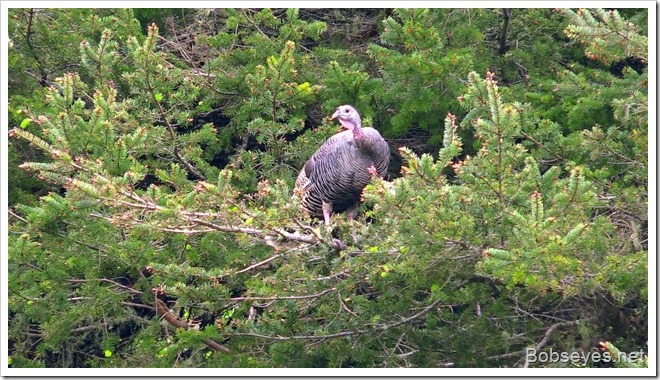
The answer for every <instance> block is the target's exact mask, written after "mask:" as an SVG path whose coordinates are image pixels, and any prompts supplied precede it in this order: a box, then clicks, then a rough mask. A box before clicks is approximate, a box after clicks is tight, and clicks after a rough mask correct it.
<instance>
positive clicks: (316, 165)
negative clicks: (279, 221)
mask: <svg viewBox="0 0 660 380" xmlns="http://www.w3.org/2000/svg"><path fill="white" fill-rule="evenodd" d="M331 118H332V119H339V122H340V123H341V125H342V126H343V127H344V128H346V129H347V130H346V131H343V132H340V133H338V134H336V135H334V136H332V137H330V138H329V139H328V140H327V141H326V142H325V143H323V145H321V147H320V148H319V149H318V150H317V151H316V153H314V154H313V155H312V157H311V158H310V159H309V160H308V161H307V163H306V164H305V166H303V168H302V169H301V170H300V173H299V174H298V178H297V179H296V185H295V191H294V193H295V194H299V195H300V196H301V203H302V206H303V208H304V209H305V210H307V212H309V213H310V214H311V215H313V216H321V215H323V219H324V221H325V223H326V224H329V223H330V214H331V213H338V212H342V211H346V214H347V217H348V220H353V219H354V218H355V216H356V215H357V208H358V204H359V201H360V196H361V194H362V190H363V189H364V187H365V186H366V185H367V184H368V183H369V182H370V181H371V177H372V175H377V176H384V175H385V173H386V172H387V166H388V164H389V162H390V148H389V146H388V145H387V143H386V142H385V140H383V138H382V137H381V135H380V133H378V131H377V130H375V129H373V128H370V127H366V128H362V121H361V119H360V115H359V114H358V112H357V111H356V110H355V108H353V107H352V106H350V105H343V106H340V107H338V108H337V110H336V111H335V113H334V114H333V115H332V117H331Z"/></svg>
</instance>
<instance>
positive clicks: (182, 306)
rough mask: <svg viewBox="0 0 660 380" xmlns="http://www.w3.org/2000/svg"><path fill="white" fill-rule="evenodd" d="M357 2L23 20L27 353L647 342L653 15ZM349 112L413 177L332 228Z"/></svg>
mask: <svg viewBox="0 0 660 380" xmlns="http://www.w3.org/2000/svg"><path fill="white" fill-rule="evenodd" d="M179 11H180V13H179ZM361 12H362V10H346V11H342V12H339V11H335V10H319V9H307V10H296V9H273V10H271V9H261V10H253V9H220V10H191V9H187V10H174V11H173V10H167V12H166V11H162V13H158V12H156V13H150V12H147V11H146V10H137V9H136V10H104V13H103V14H102V15H101V16H98V15H96V14H95V12H93V10H87V9H68V10H55V9H48V10H46V9H43V10H35V9H32V10H26V9H13V10H11V11H10V15H9V16H10V35H11V42H12V46H11V48H10V57H9V64H10V67H9V70H10V78H11V77H12V76H13V73H15V74H16V75H20V76H22V77H23V78H24V79H25V81H24V83H21V84H18V83H15V82H12V83H10V84H9V95H10V104H9V122H10V136H11V137H12V138H11V139H10V150H11V151H10V168H11V170H10V177H11V178H10V183H9V191H10V205H9V210H8V212H9V235H8V241H9V258H8V265H9V278H8V285H9V304H8V308H9V318H10V320H9V331H8V339H9V347H10V352H9V355H10V360H11V365H12V366H13V367H142V366H148V367H167V368H169V367H282V366H293V367H495V366H511V367H529V366H532V367H534V366H545V365H552V366H576V365H582V364H576V363H570V362H569V363H566V362H563V363H561V362H560V363H555V364H547V363H545V364H544V363H529V362H527V358H526V356H525V349H527V348H534V349H536V350H537V351H541V350H547V349H553V350H555V351H568V352H571V351H580V352H590V351H591V350H594V349H603V350H607V351H608V352H619V351H624V352H632V351H639V350H642V351H644V352H646V351H647V350H648V347H647V335H648V320H647V318H648V317H647V315H648V313H647V308H648V302H647V301H648V293H647V292H648V290H647V281H648V276H647V273H648V264H647V263H648V245H647V239H648V215H647V207H648V174H647V172H648V159H647V154H648V121H647V119H648V111H647V109H648V98H647V92H646V87H647V68H646V66H645V63H646V62H647V61H648V59H649V57H648V53H647V50H648V46H647V45H648V39H647V37H646V31H645V24H644V22H645V20H646V14H647V13H646V10H644V9H642V10H636V11H635V12H632V11H631V12H628V13H626V17H623V16H622V15H621V14H619V13H618V12H617V11H604V10H600V9H594V10H538V9H535V10H528V11H525V10H514V11H511V10H509V11H506V12H503V11H502V10H485V9H481V10H479V9H477V10H475V9H469V10H455V9H454V10H452V9H396V10H382V11H381V12H378V13H366V12H362V13H361ZM171 14H173V15H174V16H172V15H171ZM505 17H506V20H504V18H505ZM364 18H366V19H364ZM356 19H360V20H361V24H360V25H367V24H368V25H371V26H373V28H371V29H362V28H356V27H355V25H356V24H355V23H354V22H352V21H351V20H356ZM191 20H194V22H191ZM321 20H323V21H321ZM152 21H155V22H153V23H152ZM156 22H157V23H158V24H157V23H156ZM504 22H506V25H507V27H506V28H504V27H503V23H504ZM49 23H52V24H49ZM140 23H142V25H145V26H146V27H145V28H142V29H143V30H144V33H143V32H142V31H141V28H140V27H139V26H138V25H140ZM47 25H50V27H51V28H45V26H47ZM119 25H124V26H123V27H119ZM548 30H554V34H552V35H550V34H548V33H544V32H545V31H548ZM498 33H499V34H498ZM535 33H542V34H538V35H536V34H535ZM342 35H344V36H345V37H344V38H343V39H341V40H339V39H338V38H337V36H342ZM58 36H63V38H62V39H58V38H56V37H58ZM530 36H531V37H530ZM536 37H538V39H539V40H543V41H545V42H544V43H543V44H536V43H535V41H534V38H536ZM76 39H77V41H76V45H77V46H75V47H74V46H73V44H72V40H76ZM37 40H38V41H40V43H45V42H44V41H48V42H47V43H50V44H52V45H53V50H54V49H60V50H61V51H62V54H61V55H60V56H55V55H52V54H47V53H46V52H45V51H43V50H40V48H39V47H38V45H37V44H35V41H37ZM503 42H504V43H506V44H505V45H502V43H503ZM567 45H568V46H569V48H566V46H567ZM501 46H506V49H500V47H501ZM536 49H539V50H538V51H541V49H542V51H543V52H544V54H546V55H547V56H548V57H553V58H557V59H553V60H549V61H547V62H544V63H543V64H544V65H545V66H543V67H541V66H539V65H540V63H539V61H538V54H536V53H535V52H537V50H536ZM63 62H64V63H65V64H64V65H63ZM629 62H635V63H636V65H637V66H635V67H632V66H630V65H628V63H629ZM30 64H34V65H36V66H34V67H38V68H39V70H38V71H37V72H34V71H31V70H30V69H27V68H26V67H30ZM617 64H618V66H616V65H617ZM622 65H623V68H621V67H622ZM614 66H616V67H617V69H616V70H619V69H620V72H615V71H616V70H615V68H614ZM511 67H515V68H516V69H511ZM498 68H501V70H500V71H498ZM26 73H27V74H26ZM26 75H27V76H26ZM30 78H32V79H30ZM346 103H350V104H353V105H354V106H356V108H358V109H359V111H360V113H361V114H362V115H363V120H364V122H363V123H364V124H365V125H367V124H370V125H373V126H375V127H376V128H378V129H379V130H381V131H382V132H383V135H384V137H385V138H386V139H387V140H388V142H389V143H390V145H391V147H392V150H393V151H394V157H393V160H396V161H397V162H400V168H399V166H397V165H392V167H393V168H394V169H392V170H391V171H390V173H389V175H388V176H386V177H385V178H374V179H373V181H372V182H371V184H369V185H368V186H367V188H366V189H365V191H364V193H363V200H364V205H363V206H362V208H361V216H360V217H359V218H358V219H357V220H355V221H347V220H345V219H344V218H342V217H337V218H334V219H333V223H332V225H330V226H325V225H323V223H319V222H318V221H317V220H313V219H310V217H309V216H308V215H306V214H304V213H303V212H302V211H301V208H300V204H299V203H298V200H297V198H296V197H292V189H293V183H294V180H295V175H296V173H297V172H298V170H299V168H300V167H301V166H302V164H303V163H304V162H305V161H306V160H307V158H308V157H309V155H311V154H312V153H313V152H314V151H315V150H316V148H317V147H318V146H319V145H320V144H321V143H322V142H323V141H324V140H325V139H326V138H327V137H328V136H331V135H332V134H333V133H335V131H336V125H333V124H332V123H331V122H330V120H328V118H327V115H328V114H329V113H330V112H331V110H333V109H334V108H335V107H336V106H338V105H340V104H346ZM601 342H602V343H601ZM646 363H647V362H646V361H645V360H642V361H640V362H638V363H632V362H630V359H629V358H625V360H624V361H622V362H618V363H588V366H614V365H615V364H616V365H617V366H644V365H646Z"/></svg>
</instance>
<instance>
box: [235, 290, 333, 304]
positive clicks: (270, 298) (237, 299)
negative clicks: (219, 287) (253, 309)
mask: <svg viewBox="0 0 660 380" xmlns="http://www.w3.org/2000/svg"><path fill="white" fill-rule="evenodd" d="M335 290H337V289H336V288H330V289H326V290H324V291H322V292H320V293H316V294H307V295H303V296H272V297H234V298H230V299H229V300H230V301H279V300H304V299H310V298H319V297H321V296H323V295H326V294H328V293H330V292H332V291H335Z"/></svg>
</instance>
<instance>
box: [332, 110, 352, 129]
mask: <svg viewBox="0 0 660 380" xmlns="http://www.w3.org/2000/svg"><path fill="white" fill-rule="evenodd" d="M340 116H341V110H340V109H339V108H337V110H336V111H335V113H333V114H332V116H330V120H333V119H337V118H339V123H341V126H340V127H339V131H340V132H341V131H342V130H344V129H349V128H348V127H347V126H346V125H344V122H343V121H342V120H341V118H340Z"/></svg>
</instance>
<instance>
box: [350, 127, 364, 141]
mask: <svg viewBox="0 0 660 380" xmlns="http://www.w3.org/2000/svg"><path fill="white" fill-rule="evenodd" d="M361 124H362V123H356V124H355V125H354V126H353V128H352V129H351V130H352V132H353V140H355V142H356V143H358V142H360V141H361V139H362V136H363V135H364V134H363V133H362V125H361Z"/></svg>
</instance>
